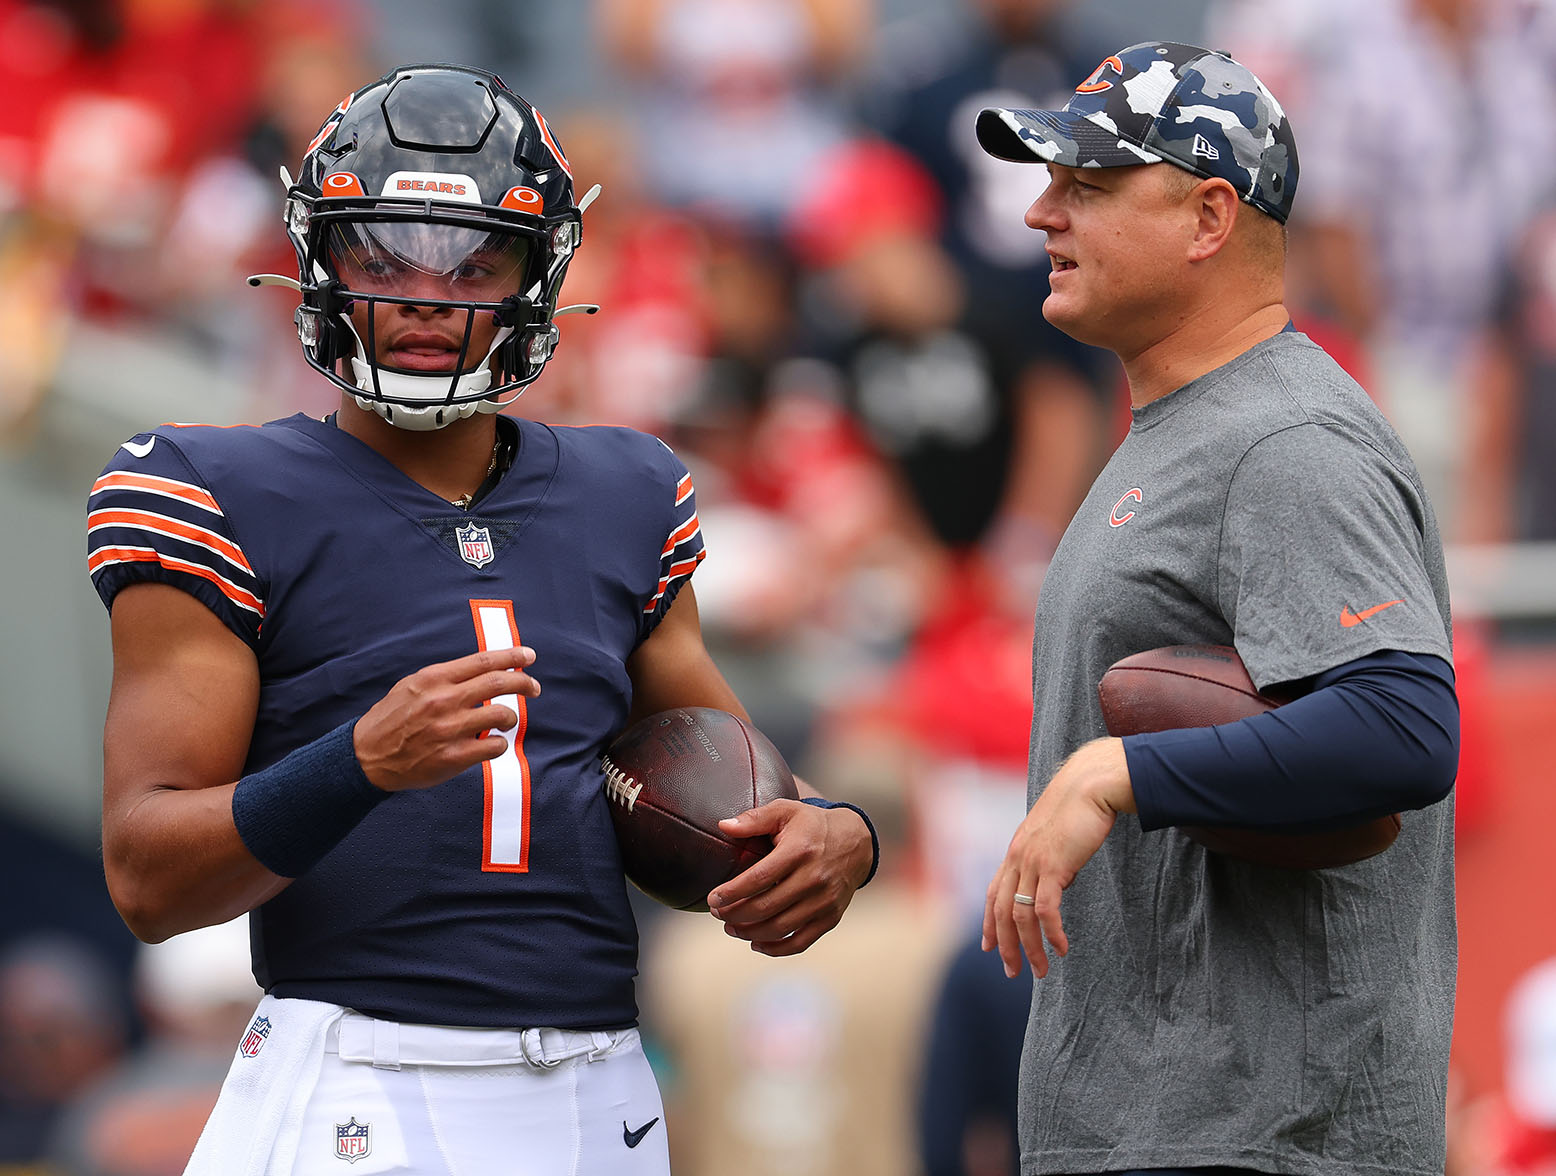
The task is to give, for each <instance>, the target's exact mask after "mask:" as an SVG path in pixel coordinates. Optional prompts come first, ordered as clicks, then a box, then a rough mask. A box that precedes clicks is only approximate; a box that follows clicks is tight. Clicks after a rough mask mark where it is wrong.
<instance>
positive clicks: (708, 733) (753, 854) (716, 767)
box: [602, 707, 799, 911]
mask: <svg viewBox="0 0 1556 1176" xmlns="http://www.w3.org/2000/svg"><path fill="white" fill-rule="evenodd" d="M602 766H603V767H604V769H605V792H606V795H607V796H608V797H609V799H610V812H611V821H612V823H613V824H614V825H615V826H616V842H617V844H618V845H619V846H620V847H621V864H622V868H623V869H624V870H625V871H626V874H627V878H628V879H629V880H630V881H631V882H632V883H633V885H635V886H636V887H637V888H638V889H639V890H641V891H643V893H645V894H647V895H648V896H649V897H650V898H654V899H657V900H658V901H659V902H662V903H664V904H665V905H666V906H669V907H674V908H675V909H677V910H682V911H705V910H707V909H708V904H707V899H708V892H709V891H710V890H712V889H713V888H714V887H715V886H717V885H718V884H719V883H720V882H727V881H729V879H731V878H733V877H734V876H735V875H736V874H739V873H740V872H741V871H743V870H745V869H746V868H747V867H749V866H751V865H753V864H754V863H756V862H758V861H760V860H761V859H762V857H763V856H765V855H766V853H767V852H768V851H769V850H770V849H772V847H773V846H772V841H771V839H769V838H767V837H749V838H731V837H726V836H725V835H724V834H723V833H722V832H720V831H719V822H720V821H721V820H723V819H724V818H726V817H733V816H735V815H737V814H739V813H743V812H745V811H746V810H747V809H750V808H756V807H758V806H759V805H764V804H766V803H767V802H768V801H770V800H781V799H785V798H786V799H789V800H797V799H799V792H798V790H797V789H796V788H795V786H794V775H793V773H791V772H790V771H789V765H788V764H786V763H784V760H783V756H781V755H780V754H779V753H778V749H777V748H775V747H774V746H773V745H772V744H771V743H770V742H769V741H768V739H767V737H766V736H765V735H763V734H762V733H761V732H760V731H758V730H757V729H756V728H755V727H753V726H752V725H751V724H750V723H748V722H745V721H744V720H742V719H740V718H739V717H737V716H735V715H732V714H730V713H729V712H727V711H721V710H714V709H712V708H710V707H683V708H681V709H678V710H668V711H661V712H659V713H658V714H654V715H649V716H648V717H647V718H646V719H641V720H639V721H638V722H636V723H634V724H632V726H630V727H628V728H627V729H626V730H625V731H623V732H622V733H621V734H620V735H618V736H617V737H616V739H615V740H614V741H612V743H611V745H610V746H609V747H608V748H607V749H606V752H605V757H604V761H603V764H602Z"/></svg>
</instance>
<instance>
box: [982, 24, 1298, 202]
mask: <svg viewBox="0 0 1556 1176" xmlns="http://www.w3.org/2000/svg"><path fill="white" fill-rule="evenodd" d="M978 142H979V143H980V144H981V145H982V147H983V149H984V150H985V151H987V152H988V153H989V154H990V155H994V156H997V157H998V158H1000V159H1009V160H1013V161H1015V162H1017V163H1037V162H1048V163H1058V164H1063V165H1064V166H1066V167H1122V166H1124V165H1126V164H1138V163H1173V164H1176V165H1177V166H1179V167H1181V168H1183V169H1184V170H1185V171H1190V172H1193V173H1194V174H1195V175H1197V176H1203V177H1205V178H1207V179H1223V180H1226V181H1227V182H1228V183H1230V184H1231V185H1232V187H1234V188H1236V189H1237V192H1238V195H1240V196H1241V197H1242V198H1243V200H1245V201H1246V202H1247V203H1249V204H1251V205H1253V206H1254V207H1255V208H1257V209H1259V210H1260V211H1261V212H1265V213H1268V214H1269V215H1270V216H1272V217H1274V218H1275V219H1276V220H1278V221H1280V222H1281V223H1282V224H1284V223H1285V222H1286V218H1287V217H1288V216H1290V215H1291V201H1292V197H1294V196H1295V195H1296V192H1297V145H1296V142H1295V141H1294V140H1293V139H1292V137H1291V123H1290V122H1289V121H1288V120H1287V118H1286V112H1285V111H1284V110H1282V109H1281V105H1280V103H1279V102H1277V101H1276V100H1275V96H1274V95H1273V94H1271V93H1270V92H1269V91H1268V90H1267V89H1265V88H1264V83H1263V82H1261V81H1260V80H1259V79H1258V78H1256V77H1254V75H1253V73H1252V71H1250V70H1249V69H1248V68H1247V67H1245V66H1242V65H1239V64H1238V63H1237V62H1235V61H1233V60H1232V58H1231V57H1230V56H1228V55H1227V54H1225V53H1217V52H1213V51H1212V50H1209V49H1201V48H1199V47H1198V46H1195V45H1179V44H1175V43H1173V42H1169V41H1146V42H1144V43H1143V44H1140V45H1131V46H1130V47H1129V48H1128V49H1124V50H1122V51H1120V52H1118V53H1116V54H1114V55H1113V56H1112V57H1109V58H1107V59H1106V60H1105V61H1103V63H1102V64H1101V65H1099V66H1098V67H1097V68H1096V71H1095V72H1094V73H1093V74H1092V75H1091V77H1089V78H1087V79H1086V80H1085V81H1084V82H1082V83H1081V84H1080V86H1079V87H1077V89H1076V91H1075V94H1074V96H1073V97H1072V98H1071V99H1070V101H1069V102H1068V103H1066V104H1065V107H1064V109H1063V110H1006V109H1003V108H1001V107H992V108H990V109H988V110H985V111H983V112H982V113H981V114H979V115H978Z"/></svg>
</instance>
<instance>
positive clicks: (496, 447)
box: [449, 430, 502, 510]
mask: <svg viewBox="0 0 1556 1176" xmlns="http://www.w3.org/2000/svg"><path fill="white" fill-rule="evenodd" d="M501 456H502V431H501V430H499V431H498V433H497V436H496V437H495V438H493V440H492V460H491V461H490V462H488V463H487V466H486V473H484V474H482V475H481V482H480V485H478V486H477V487H476V488H475V490H472V491H470V493H468V494H461V495H460V496H459V497H458V498H452V499H450V500H449V501H450V502H452V503H453V504H454V505H455V506H457V507H458V508H459V509H460V510H469V509H470V504H471V502H473V501H474V500H475V495H476V490H479V489H480V488H481V486H484V485H486V483H487V480H488V479H489V478H490V477H491V476H492V475H493V474H495V473H496V472H497V459H498V458H499V457H501Z"/></svg>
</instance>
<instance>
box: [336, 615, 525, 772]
mask: <svg viewBox="0 0 1556 1176" xmlns="http://www.w3.org/2000/svg"><path fill="white" fill-rule="evenodd" d="M534 660H535V651H534V650H533V649H530V648H528V647H527V646H522V645H521V646H518V647H517V648H514V649H492V650H487V651H484V652H482V653H472V654H470V655H468V656H466V657H461V658H456V659H454V660H453V661H447V662H438V663H437V664H435V665H430V666H426V667H424V668H422V669H420V670H417V671H416V672H415V673H414V674H411V675H410V676H408V677H405V678H401V679H400V680H399V681H398V682H396V683H395V684H394V686H393V687H392V688H391V689H390V691H389V693H388V694H386V695H384V696H383V698H381V699H379V701H378V702H377V703H375V704H374V706H373V707H372V709H371V710H369V711H368V712H367V714H365V715H363V716H362V717H361V718H360V719H359V720H357V725H356V729H355V731H354V733H353V743H354V746H355V748H356V753H357V761H358V762H359V763H360V764H361V765H362V771H363V773H364V774H365V775H366V776H367V778H368V779H369V780H371V781H372V782H373V783H374V784H375V785H377V786H378V787H379V788H382V789H383V790H384V791H385V792H401V791H404V790H406V789H412V788H431V787H433V786H434V785H437V784H441V783H443V781H445V780H448V779H451V778H452V777H454V776H457V775H458V774H459V773H460V772H462V771H464V770H465V769H466V768H469V767H472V766H474V765H475V764H478V763H481V762H482V761H484V760H492V759H496V758H497V757H498V756H500V755H501V754H502V753H503V752H504V751H506V750H507V748H508V740H507V739H506V738H505V737H503V736H502V735H498V734H497V732H498V731H511V730H512V729H513V728H514V727H515V726H517V725H518V722H519V716H518V715H517V714H516V713H515V712H514V709H513V708H512V707H509V706H504V705H502V704H500V703H493V702H492V701H491V700H492V699H494V698H501V697H503V696H504V695H508V694H512V695H521V696H523V697H525V698H534V697H535V696H536V695H538V694H539V693H540V683H539V682H537V681H535V679H534V678H532V677H530V676H529V674H527V673H525V672H524V670H525V668H526V667H528V666H529V665H531V664H532V663H533V662H534Z"/></svg>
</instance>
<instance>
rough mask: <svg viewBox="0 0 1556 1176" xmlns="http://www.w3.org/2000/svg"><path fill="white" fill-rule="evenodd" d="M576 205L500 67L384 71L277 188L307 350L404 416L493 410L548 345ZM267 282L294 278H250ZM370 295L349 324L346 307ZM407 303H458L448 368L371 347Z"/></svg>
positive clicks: (328, 123)
mask: <svg viewBox="0 0 1556 1176" xmlns="http://www.w3.org/2000/svg"><path fill="white" fill-rule="evenodd" d="M284 178H286V177H285V175H284V173H283V179H284ZM587 203H588V200H587V199H586V200H585V201H584V204H585V205H586V204H587ZM581 211H582V209H581V208H580V206H579V205H578V204H577V203H575V201H574V197H573V177H572V172H571V170H570V169H569V167H568V163H567V158H566V156H565V155H564V154H563V153H562V148H561V146H560V145H559V144H558V143H557V140H556V138H555V136H554V135H553V134H552V133H551V129H550V127H548V126H547V125H546V120H545V119H544V118H543V117H542V116H541V115H540V114H539V113H538V112H537V111H536V110H535V109H534V108H533V107H532V106H530V105H529V103H527V102H526V101H524V99H522V98H520V97H519V96H518V95H517V94H515V93H514V92H513V91H511V90H509V89H508V88H507V86H505V85H504V84H503V83H502V81H501V79H499V78H498V77H496V76H495V75H493V74H489V73H486V72H485V71H482V70H478V69H469V68H465V67H463V66H452V65H407V66H401V67H399V68H397V69H395V70H393V71H392V72H391V73H388V74H386V75H385V76H384V77H383V78H381V79H380V80H378V81H376V82H374V83H372V84H371V85H369V86H366V87H364V88H362V89H360V90H358V91H357V92H356V93H354V94H352V95H351V96H350V97H348V98H347V99H346V100H345V101H344V102H342V103H341V104H340V105H339V106H338V107H336V108H335V110H334V111H333V112H332V113H331V114H330V116H329V117H328V118H327V119H326V120H325V122H324V125H323V126H322V127H321V128H320V130H319V133H318V135H317V136H316V137H315V139H314V141H313V142H312V143H311V144H310V145H309V147H308V150H307V153H306V154H305V155H304V156H303V162H302V169H301V172H300V174H299V175H298V177H297V179H296V182H295V183H292V184H290V186H289V187H288V189H287V201H286V227H287V234H288V236H290V238H291V240H292V244H293V246H294V247H295V248H296V251H297V264H298V276H299V285H300V289H301V293H302V296H303V297H302V305H301V306H299V307H298V309H297V334H298V338H299V339H300V340H301V342H302V347H303V355H304V356H305V357H306V358H307V361H308V363H309V364H310V365H312V366H313V367H314V368H316V369H317V370H318V371H320V372H322V373H323V374H324V375H325V376H327V377H329V379H331V380H332V381H334V382H335V383H336V384H339V385H340V386H341V387H342V388H344V389H346V390H347V391H348V392H350V393H351V394H352V395H353V396H355V397H356V399H357V402H358V403H359V404H361V405H362V406H363V407H364V408H367V409H370V410H372V411H374V412H376V413H378V414H379V415H380V416H382V417H383V418H384V419H385V420H387V421H389V422H390V423H391V424H394V425H398V426H400V427H401V428H407V429H417V430H425V429H436V428H441V427H442V426H444V425H447V424H449V423H450V422H452V421H455V420H458V419H460V418H462V417H466V416H469V415H470V414H472V413H474V412H496V411H498V410H499V409H500V408H502V407H503V406H504V405H505V404H508V403H511V402H512V401H513V399H514V398H516V397H517V396H518V395H519V393H520V392H522V391H523V389H524V388H525V387H526V386H527V385H528V384H530V383H532V382H533V381H534V380H535V379H536V378H537V377H539V375H540V373H541V371H542V369H544V367H545V365H546V362H547V360H549V359H550V358H551V353H552V351H553V349H554V348H555V347H556V343H557V337H558V333H557V328H556V326H555V324H554V322H553V321H552V320H553V318H554V316H555V315H556V313H557V296H558V294H559V293H560V291H561V288H562V279H563V277H564V276H565V274H566V272H567V266H568V262H569V261H570V260H571V259H572V255H573V251H574V250H575V249H576V248H577V247H578V243H579V241H580V239H581V235H582V233H581V228H582V226H581ZM262 280H269V281H278V282H282V283H283V284H286V285H291V282H290V280H289V279H276V278H270V277H268V276H266V277H265V278H263V279H262V278H253V279H250V281H251V282H254V283H255V284H259V282H260V281H262ZM364 306H365V308H366V312H367V314H366V325H367V329H366V331H365V332H359V331H358V329H357V325H356V324H355V323H354V322H353V316H352V312H353V310H354V309H357V308H360V307H364ZM407 306H411V307H417V308H429V307H430V308H435V310H436V312H437V313H438V314H439V315H447V314H452V315H453V316H455V317H454V321H455V322H456V324H457V329H455V330H454V332H453V335H452V337H451V338H450V339H449V340H448V347H449V348H450V349H451V348H452V346H453V339H456V338H458V337H460V336H462V339H463V341H462V343H460V344H458V354H457V359H456V360H455V361H454V362H453V366H452V370H450V369H449V360H448V356H447V355H446V354H443V355H441V356H439V357H438V361H437V362H432V361H430V360H428V361H425V362H423V361H422V360H421V359H420V357H419V356H418V355H417V354H416V353H415V352H414V351H411V350H406V351H391V352H390V353H389V354H388V355H386V356H382V357H381V356H379V355H378V353H377V348H378V326H379V324H380V323H381V322H382V321H383V316H385V315H393V314H396V313H403V308H404V307H407ZM579 309H587V310H591V311H592V310H593V309H594V308H593V307H583V308H579ZM461 313H462V314H463V316H464V317H463V320H462V321H461V320H459V319H458V317H457V316H458V315H459V314H461ZM485 316H490V317H489V318H488V317H485ZM359 317H360V316H359ZM446 321H447V320H446V319H445V322H446ZM493 322H494V323H495V327H496V332H495V338H494V339H493V341H492V343H491V345H490V347H489V348H488V349H486V351H485V354H477V353H476V351H477V350H479V349H478V348H472V346H471V343H472V339H473V338H474V337H475V336H476V329H477V326H478V324H480V325H481V326H482V328H483V329H482V330H481V331H480V334H481V335H482V336H483V337H484V336H485V334H486V333H487V330H486V328H487V327H489V326H490V325H491V324H492V323H493ZM483 341H484V340H483ZM408 346H409V345H408ZM395 357H399V358H398V363H396V362H393V361H394V359H395ZM342 364H344V366H345V373H346V374H345V375H343V374H342V372H341V370H340V368H339V365H342ZM348 377H349V378H348ZM510 392H511V393H512V395H509V396H504V394H505V393H510Z"/></svg>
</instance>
